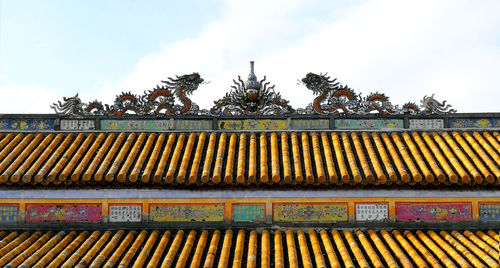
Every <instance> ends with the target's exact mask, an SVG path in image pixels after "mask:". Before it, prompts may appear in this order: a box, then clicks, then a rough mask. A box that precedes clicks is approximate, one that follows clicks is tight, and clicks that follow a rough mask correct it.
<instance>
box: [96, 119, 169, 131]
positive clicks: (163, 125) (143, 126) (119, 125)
mask: <svg viewBox="0 0 500 268" xmlns="http://www.w3.org/2000/svg"><path fill="white" fill-rule="evenodd" d="M171 128H172V127H171V126H170V122H169V120H101V129H102V130H169V129H171Z"/></svg>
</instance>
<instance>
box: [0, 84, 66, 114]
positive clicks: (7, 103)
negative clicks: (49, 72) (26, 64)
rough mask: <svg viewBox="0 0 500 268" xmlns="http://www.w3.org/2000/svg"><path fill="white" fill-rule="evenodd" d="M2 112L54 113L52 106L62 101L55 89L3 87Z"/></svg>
mask: <svg viewBox="0 0 500 268" xmlns="http://www.w3.org/2000/svg"><path fill="white" fill-rule="evenodd" d="M0 93H1V96H2V111H8V113H21V114H22V113H33V114H39V113H53V111H52V112H51V110H50V107H49V106H50V105H51V104H52V103H53V102H54V100H58V99H62V98H60V94H59V93H58V92H57V91H56V90H53V89H50V88H44V87H39V86H17V85H1V86H0Z"/></svg>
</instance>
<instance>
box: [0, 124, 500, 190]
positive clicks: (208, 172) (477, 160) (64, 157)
mask: <svg viewBox="0 0 500 268" xmlns="http://www.w3.org/2000/svg"><path fill="white" fill-rule="evenodd" d="M496 137H500V135H498V133H496V132H481V133H480V132H473V133H469V132H457V131H454V132H452V133H447V132H422V133H421V132H361V133H358V132H297V133H296V132H270V133H217V132H212V133H210V132H191V133H159V134H158V133H138V134H135V133H87V134H84V133H80V134H67V133H59V134H51V133H34V134H16V135H14V134H12V133H4V134H2V135H1V137H0V148H3V149H1V151H0V172H1V173H0V184H5V185H11V184H30V185H37V184H42V185H57V184H63V185H71V184H75V185H82V184H90V185H93V184H98V183H99V184H106V183H108V184H113V185H127V184H146V185H150V184H167V185H215V184H218V185H252V184H269V185H271V184H274V185H282V184H285V185H286V184H289V185H304V184H309V185H330V187H336V186H337V185H342V184H344V185H349V186H353V185H390V184H396V185H404V184H407V185H415V184H420V185H429V186H433V185H437V184H443V185H464V184H467V185H498V184H499V183H500V151H499V150H500V144H499V142H498V140H497V138H496Z"/></svg>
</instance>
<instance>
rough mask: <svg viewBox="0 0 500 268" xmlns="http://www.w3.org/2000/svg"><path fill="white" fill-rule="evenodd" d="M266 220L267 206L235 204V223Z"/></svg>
mask: <svg viewBox="0 0 500 268" xmlns="http://www.w3.org/2000/svg"><path fill="white" fill-rule="evenodd" d="M265 219H266V205H265V204H233V221H235V222H245V221H249V222H256V221H259V222H263V221H265Z"/></svg>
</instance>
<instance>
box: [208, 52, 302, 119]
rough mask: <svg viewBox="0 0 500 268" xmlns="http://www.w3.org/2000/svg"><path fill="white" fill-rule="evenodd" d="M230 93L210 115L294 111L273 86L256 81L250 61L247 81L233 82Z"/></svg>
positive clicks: (269, 113) (217, 104)
mask: <svg viewBox="0 0 500 268" xmlns="http://www.w3.org/2000/svg"><path fill="white" fill-rule="evenodd" d="M233 83H234V85H233V86H231V88H232V89H231V91H230V92H228V93H226V95H225V96H224V97H223V98H222V99H219V100H217V101H215V102H214V103H215V105H214V106H213V107H212V109H211V110H210V113H211V114H212V115H253V114H260V115H283V114H292V113H294V112H295V110H294V109H293V108H292V107H291V106H290V105H288V101H287V100H285V99H283V98H282V97H281V95H280V94H279V93H277V92H275V91H274V87H275V86H274V85H272V86H269V84H270V82H266V77H265V76H264V79H262V80H260V82H259V81H257V76H256V75H255V73H254V62H253V61H250V74H249V75H248V80H247V81H246V82H243V80H241V77H240V76H238V81H236V80H233Z"/></svg>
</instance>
